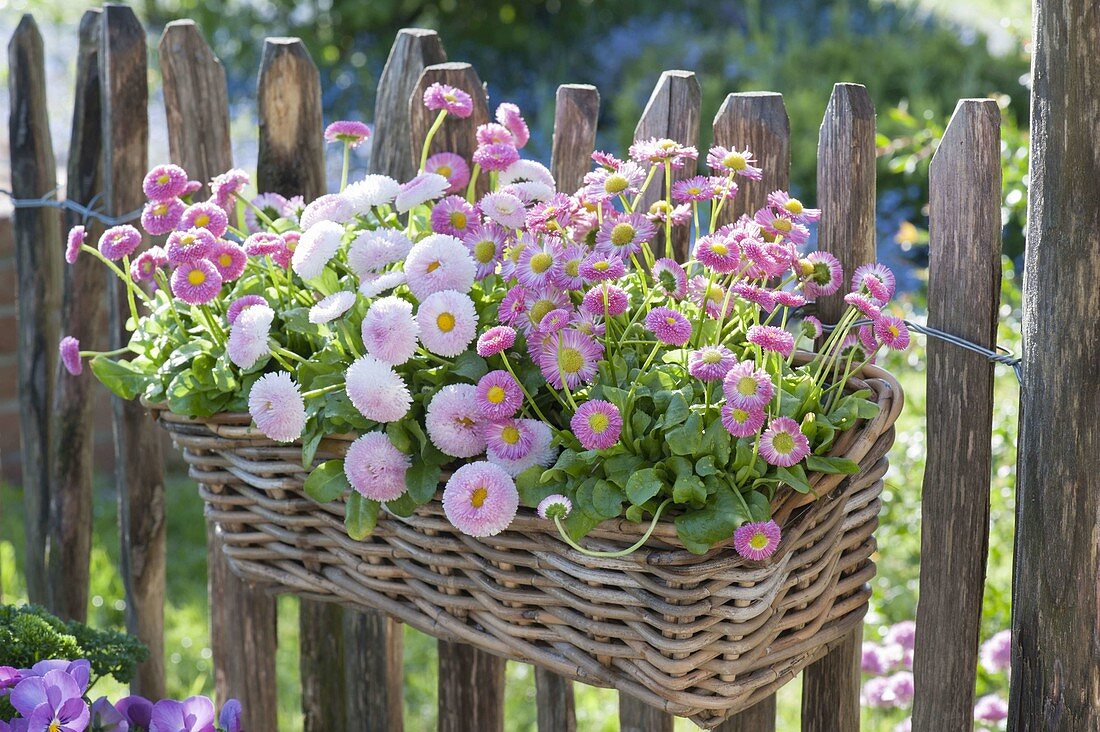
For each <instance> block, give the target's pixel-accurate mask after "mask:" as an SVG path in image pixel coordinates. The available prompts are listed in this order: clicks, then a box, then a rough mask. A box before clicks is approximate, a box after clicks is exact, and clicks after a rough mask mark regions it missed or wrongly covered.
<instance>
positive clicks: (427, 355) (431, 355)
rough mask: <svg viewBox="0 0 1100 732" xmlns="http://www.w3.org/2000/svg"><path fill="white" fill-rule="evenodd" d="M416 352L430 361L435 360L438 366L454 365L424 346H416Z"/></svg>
mask: <svg viewBox="0 0 1100 732" xmlns="http://www.w3.org/2000/svg"><path fill="white" fill-rule="evenodd" d="M416 352H417V353H418V354H420V355H421V356H423V357H425V358H427V359H428V360H430V361H435V362H436V363H437V364H439V365H440V366H454V363H453V362H451V361H448V360H447V359H445V358H443V357H441V356H437V355H435V354H434V353H432V352H431V351H428V350H426V349H424V348H417V349H416Z"/></svg>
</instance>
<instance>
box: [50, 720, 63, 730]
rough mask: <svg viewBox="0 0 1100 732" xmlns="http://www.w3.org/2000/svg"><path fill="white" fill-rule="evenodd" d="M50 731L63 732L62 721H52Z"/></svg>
mask: <svg viewBox="0 0 1100 732" xmlns="http://www.w3.org/2000/svg"><path fill="white" fill-rule="evenodd" d="M49 732H61V722H58V721H57V720H56V719H55V720H54V721H52V722H50V727H49Z"/></svg>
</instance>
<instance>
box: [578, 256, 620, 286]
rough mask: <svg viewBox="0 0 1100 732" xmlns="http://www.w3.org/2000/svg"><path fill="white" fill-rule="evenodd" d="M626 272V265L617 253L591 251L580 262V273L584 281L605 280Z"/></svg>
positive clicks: (615, 277) (614, 278)
mask: <svg viewBox="0 0 1100 732" xmlns="http://www.w3.org/2000/svg"><path fill="white" fill-rule="evenodd" d="M625 274H626V265H625V264H623V260H622V258H620V257H619V255H617V254H610V253H607V252H592V253H591V254H589V255H588V256H587V257H585V259H584V261H583V262H582V263H581V268H580V275H581V277H583V278H584V281H585V282H607V281H610V280H617V279H619V278H620V277H622V276H623V275H625Z"/></svg>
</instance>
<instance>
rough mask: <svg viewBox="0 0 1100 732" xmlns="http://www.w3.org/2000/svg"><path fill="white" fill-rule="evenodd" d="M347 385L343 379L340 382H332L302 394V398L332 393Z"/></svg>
mask: <svg viewBox="0 0 1100 732" xmlns="http://www.w3.org/2000/svg"><path fill="white" fill-rule="evenodd" d="M345 386H346V384H345V383H344V382H343V381H341V382H340V383H339V384H330V385H329V386H322V387H321V388H319V389H313V390H311V391H307V392H305V393H304V394H302V399H313V398H314V397H319V396H324V395H325V394H331V393H332V392H334V391H340V390H341V389H343V388H344V387H345Z"/></svg>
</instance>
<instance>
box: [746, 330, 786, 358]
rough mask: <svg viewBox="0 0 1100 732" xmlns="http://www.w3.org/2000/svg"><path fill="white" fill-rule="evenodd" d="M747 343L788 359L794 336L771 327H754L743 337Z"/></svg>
mask: <svg viewBox="0 0 1100 732" xmlns="http://www.w3.org/2000/svg"><path fill="white" fill-rule="evenodd" d="M745 338H746V340H748V342H749V343H752V344H754V345H757V346H760V347H761V348H762V349H764V350H765V351H771V352H772V353H778V354H779V355H780V356H782V357H783V358H790V356H791V354H792V353H794V336H793V335H791V334H790V333H788V332H787V331H785V330H783V329H782V328H776V327H775V326H773V325H754V326H752V327H751V328H749V332H748V333H747V334H746V336H745Z"/></svg>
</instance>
